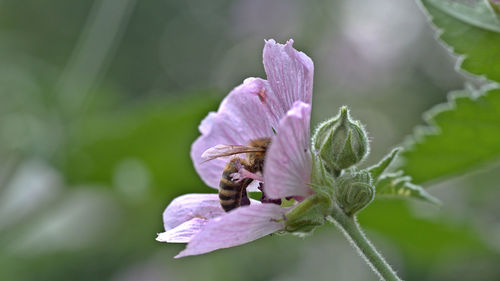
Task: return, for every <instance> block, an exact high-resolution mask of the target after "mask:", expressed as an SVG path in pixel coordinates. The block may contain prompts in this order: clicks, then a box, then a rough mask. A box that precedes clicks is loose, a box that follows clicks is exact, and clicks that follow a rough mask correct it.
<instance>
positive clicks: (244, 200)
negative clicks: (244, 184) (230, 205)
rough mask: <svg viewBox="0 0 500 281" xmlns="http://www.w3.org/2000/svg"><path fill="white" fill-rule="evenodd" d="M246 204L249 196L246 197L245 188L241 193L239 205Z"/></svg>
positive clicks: (248, 203) (248, 201)
mask: <svg viewBox="0 0 500 281" xmlns="http://www.w3.org/2000/svg"><path fill="white" fill-rule="evenodd" d="M248 205H250V198H248V194H247V190H246V188H245V189H243V192H242V193H241V206H248Z"/></svg>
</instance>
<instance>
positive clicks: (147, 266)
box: [0, 0, 500, 281]
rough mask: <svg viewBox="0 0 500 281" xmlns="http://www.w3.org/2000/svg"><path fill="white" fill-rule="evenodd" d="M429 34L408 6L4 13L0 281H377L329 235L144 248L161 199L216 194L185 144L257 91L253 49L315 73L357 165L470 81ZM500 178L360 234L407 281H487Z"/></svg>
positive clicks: (35, 8)
mask: <svg viewBox="0 0 500 281" xmlns="http://www.w3.org/2000/svg"><path fill="white" fill-rule="evenodd" d="M433 36H434V35H433V32H432V29H431V27H430V26H429V25H428V24H427V23H426V20H425V17H424V15H423V13H422V12H421V11H420V10H419V9H418V7H417V5H416V3H414V2H413V1H398V0H387V1H382V2H381V1H378V2H376V3H375V2H366V1H360V0H351V1H347V0H343V1H323V0H312V1H307V2H306V1H285V0H271V1H266V0H234V1H232V0H215V1H203V0H187V1H168V0H164V1H161V0H156V1H137V0H101V1H99V0H96V1H63V0H49V1H14V0H3V1H0V62H1V63H0V280H148V281H149V280H152V281H155V280H173V281H177V280H178V281H184V280H186V281H187V280H376V277H375V275H374V274H373V273H372V272H370V270H369V268H368V267H367V266H366V265H365V264H364V263H363V262H362V260H361V258H360V257H359V256H358V255H357V254H356V253H355V252H354V251H353V250H352V249H351V248H350V246H349V244H348V243H347V241H346V240H345V239H344V238H343V237H342V235H341V234H340V233H339V232H338V231H337V230H336V229H335V228H334V227H333V226H325V227H323V228H321V229H318V231H316V233H314V235H313V236H310V237H307V238H306V239H300V238H297V237H293V236H282V237H281V236H272V237H265V238H263V239H260V240H258V241H256V242H254V243H251V244H247V245H244V246H240V247H236V248H231V249H227V250H221V251H217V252H214V253H210V254H207V255H203V256H197V257H188V258H184V259H180V260H174V259H173V258H172V257H173V256H174V255H175V254H176V253H177V252H178V251H180V250H181V249H182V248H183V245H177V244H161V243H158V242H156V241H155V240H154V238H155V237H156V233H158V232H162V231H163V225H162V217H161V214H162V212H163V210H164V208H165V207H166V206H167V204H168V203H169V202H170V201H171V200H172V199H173V198H174V197H175V196H178V195H180V194H184V193H191V192H215V191H214V190H212V189H210V188H208V187H206V186H205V185H204V184H203V183H202V182H201V180H200V179H199V177H198V175H197V174H196V173H195V171H194V169H193V167H192V164H191V160H190V157H189V149H190V145H191V143H192V142H193V140H194V139H195V138H196V137H197V136H198V135H199V133H198V131H197V126H198V124H199V123H200V121H201V120H202V118H203V117H204V116H205V115H206V114H207V113H208V112H209V111H212V110H216V109H217V106H218V103H219V102H220V101H221V99H222V98H223V97H224V96H225V95H226V94H227V93H228V92H229V91H230V90H231V89H232V88H233V87H235V86H237V85H239V84H240V83H241V82H242V80H243V79H244V78H246V77H249V76H259V77H265V74H264V70H263V66H262V48H263V45H264V39H268V38H274V39H276V40H277V41H279V42H284V41H286V40H287V39H289V38H293V39H294V40H295V45H294V46H295V47H296V48H297V49H299V50H302V51H304V52H306V53H307V54H308V55H309V56H310V57H311V58H312V59H313V60H314V62H315V84H314V99H313V124H315V123H317V122H320V121H322V120H324V119H326V118H328V117H331V116H333V115H335V114H336V112H337V109H338V108H339V107H340V106H341V105H344V104H346V105H349V106H350V107H351V108H352V113H353V115H354V117H355V118H356V119H360V120H362V121H363V122H364V123H365V124H366V126H367V129H368V131H369V132H370V138H371V141H372V144H371V146H372V153H371V155H370V157H369V159H368V160H367V161H366V165H370V164H373V163H374V162H375V161H377V160H378V159H379V158H380V157H381V156H382V155H384V153H386V152H388V151H389V150H390V149H391V148H392V147H393V146H394V145H397V144H399V143H402V142H403V141H404V140H405V136H407V135H408V134H410V133H411V132H412V130H413V128H414V126H416V125H418V124H422V123H423V121H422V119H421V114H422V113H423V112H424V111H426V110H427V109H429V108H430V107H431V106H433V105H435V104H437V103H441V102H444V101H445V100H446V93H447V92H448V91H449V90H453V89H459V88H462V86H463V84H464V81H466V80H470V78H468V77H465V76H463V75H461V74H458V73H456V72H454V64H455V59H454V58H453V57H451V56H450V55H448V53H447V52H446V50H445V48H443V46H441V45H440V44H439V43H438V42H437V41H436V40H435V39H434V37H433ZM472 82H474V81H472ZM498 172H500V167H498V166H496V167H489V168H488V169H485V170H483V171H479V172H476V173H474V174H471V175H464V176H462V177H460V178H457V179H453V180H448V181H445V182H440V183H436V184H434V185H433V186H429V191H430V192H431V193H432V194H433V195H435V196H437V197H439V198H441V199H442V201H443V203H444V204H443V207H442V208H440V209H438V208H436V207H434V206H431V205H427V204H424V203H418V202H411V201H410V202H406V201H401V200H384V201H377V202H375V203H373V204H372V205H370V206H369V207H368V208H367V209H366V210H365V211H363V212H362V213H361V214H360V216H359V220H360V222H361V224H362V225H363V226H365V228H366V231H367V233H368V235H369V237H371V238H372V240H373V242H374V243H375V244H376V245H377V246H378V247H379V248H380V250H381V251H382V252H383V253H384V254H385V256H386V258H387V259H388V260H389V261H390V263H392V264H393V265H394V267H395V268H396V269H397V271H398V272H399V273H400V275H401V276H402V277H403V278H405V279H408V280H500V267H498V264H500V238H499V237H500V217H499V215H498V214H499V213H500V212H499V211H500V207H499V206H500V205H499V204H498V198H500V191H499V189H498V188H497V185H496V184H495V178H496V177H495V174H497V173H498Z"/></svg>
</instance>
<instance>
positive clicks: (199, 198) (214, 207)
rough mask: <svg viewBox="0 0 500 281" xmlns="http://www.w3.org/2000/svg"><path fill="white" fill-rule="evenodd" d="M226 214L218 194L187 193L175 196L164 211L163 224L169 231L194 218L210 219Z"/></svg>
mask: <svg viewBox="0 0 500 281" xmlns="http://www.w3.org/2000/svg"><path fill="white" fill-rule="evenodd" d="M223 214H225V212H224V210H223V209H222V208H221V206H220V202H219V195H218V194H186V195H182V196H179V197H177V198H175V199H174V200H173V201H172V202H171V203H170V204H169V205H168V207H167V208H166V209H165V211H164V212H163V225H164V226H165V230H166V231H169V230H171V229H173V228H176V227H177V226H179V225H181V224H183V223H185V222H188V221H190V220H192V219H194V218H198V219H202V220H208V219H211V218H215V217H218V216H221V215H223Z"/></svg>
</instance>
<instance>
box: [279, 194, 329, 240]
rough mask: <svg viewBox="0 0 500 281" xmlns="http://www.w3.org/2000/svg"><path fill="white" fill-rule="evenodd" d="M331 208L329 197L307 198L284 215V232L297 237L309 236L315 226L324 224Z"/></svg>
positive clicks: (322, 195) (320, 195)
mask: <svg viewBox="0 0 500 281" xmlns="http://www.w3.org/2000/svg"><path fill="white" fill-rule="evenodd" d="M331 206H332V199H331V197H330V196H329V195H326V194H324V193H315V194H314V195H311V196H309V197H307V198H306V199H305V200H304V201H302V202H300V203H299V204H298V205H297V206H295V207H294V208H293V209H292V210H291V211H290V212H288V213H287V214H286V215H285V216H286V220H285V230H286V231H288V232H291V233H293V234H295V235H298V236H304V235H307V234H310V233H311V232H312V231H313V230H314V229H315V228H316V227H317V226H320V225H323V224H324V223H325V218H326V215H327V214H328V213H330V208H331Z"/></svg>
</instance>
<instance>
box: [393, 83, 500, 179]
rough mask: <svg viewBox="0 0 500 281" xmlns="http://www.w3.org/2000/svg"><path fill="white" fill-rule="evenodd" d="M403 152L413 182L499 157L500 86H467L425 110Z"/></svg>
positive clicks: (461, 169)
mask: <svg viewBox="0 0 500 281" xmlns="http://www.w3.org/2000/svg"><path fill="white" fill-rule="evenodd" d="M426 117H427V118H426V119H427V122H428V124H430V125H429V126H426V127H422V128H419V129H417V130H416V132H415V133H414V136H413V139H412V141H410V142H409V143H408V145H407V148H406V149H405V151H403V152H402V154H401V155H402V156H403V157H404V158H405V159H406V162H405V164H404V166H403V167H402V169H403V171H404V172H405V174H407V175H409V176H411V177H412V178H413V182H414V183H417V184H421V183H424V182H427V181H431V180H436V179H438V178H443V177H450V176H454V175H461V174H463V173H465V172H467V171H469V170H471V169H473V168H477V167H480V166H483V165H486V164H489V163H492V162H494V161H497V160H499V159H500V89H493V90H489V91H487V92H485V93H482V94H481V93H475V92H473V91H471V90H464V91H461V92H457V93H454V94H453V95H451V96H450V101H449V102H448V103H447V104H444V105H438V106H436V107H435V108H434V109H432V110H431V111H430V112H428V113H427V114H426Z"/></svg>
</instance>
